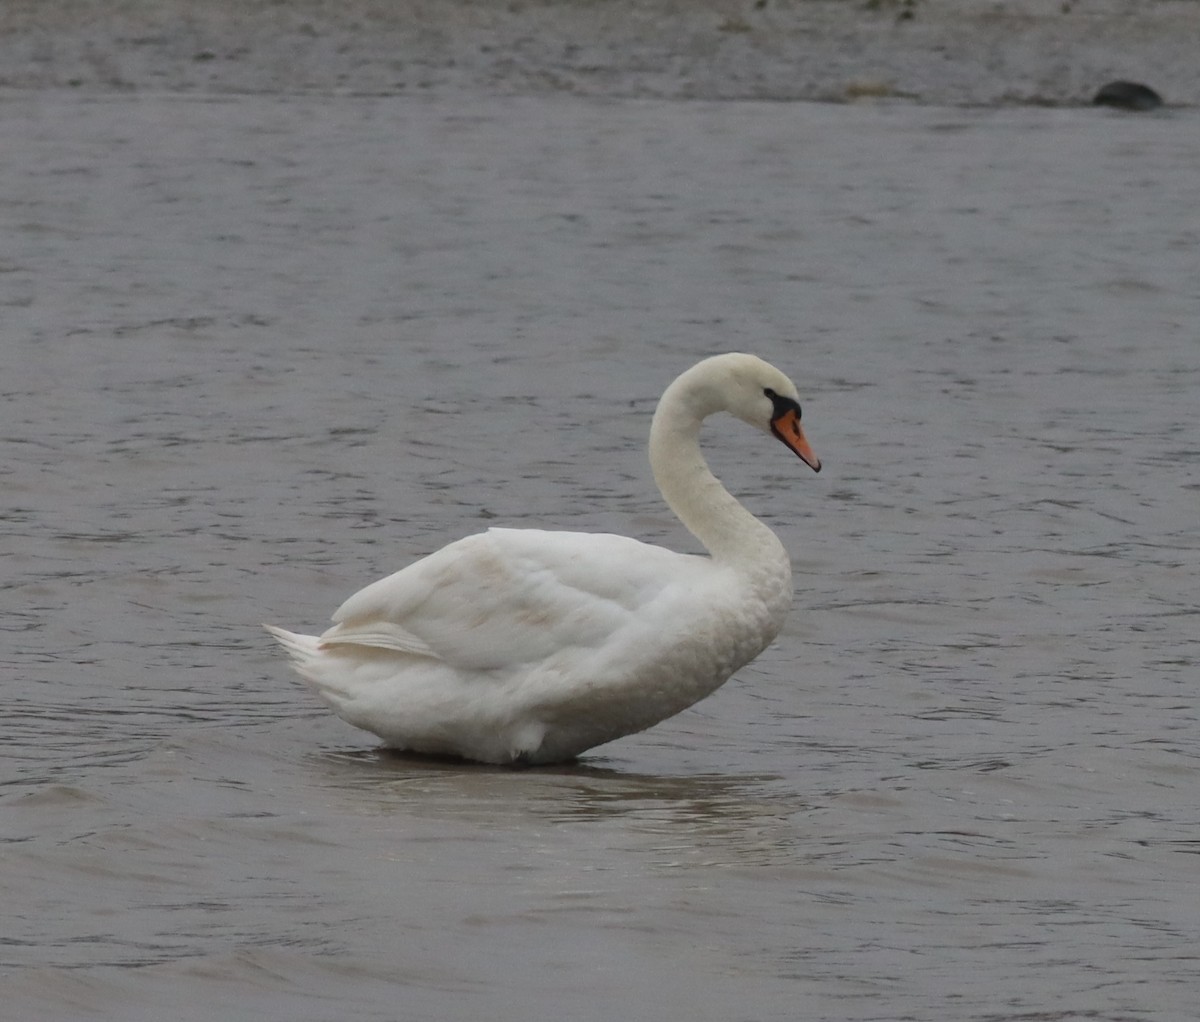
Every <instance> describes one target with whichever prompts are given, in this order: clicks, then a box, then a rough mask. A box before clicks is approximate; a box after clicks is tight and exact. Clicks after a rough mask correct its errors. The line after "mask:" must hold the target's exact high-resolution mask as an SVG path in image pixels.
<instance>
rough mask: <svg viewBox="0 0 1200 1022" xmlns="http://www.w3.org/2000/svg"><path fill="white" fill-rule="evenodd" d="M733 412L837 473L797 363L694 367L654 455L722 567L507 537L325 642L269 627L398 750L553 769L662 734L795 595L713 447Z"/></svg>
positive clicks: (381, 599) (473, 539) (595, 542)
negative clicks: (721, 415)
mask: <svg viewBox="0 0 1200 1022" xmlns="http://www.w3.org/2000/svg"><path fill="white" fill-rule="evenodd" d="M718 411H725V412H729V413H731V414H733V415H735V416H737V417H738V418H741V419H743V420H744V421H746V422H749V423H750V424H751V425H754V426H757V427H758V428H760V429H762V430H763V431H764V432H767V433H771V434H774V435H775V436H776V437H777V438H778V439H780V440H782V441H783V442H784V443H786V444H787V445H788V446H789V447H791V448H792V450H793V451H795V452H796V453H797V454H798V455H799V456H800V457H801V458H803V459H804V460H805V461H806V462H807V463H808V464H809V465H811V466H812V468H814V469H815V470H817V471H820V467H821V465H820V462H819V461H818V460H817V459H816V457H815V456H814V455H813V453H812V451H811V449H810V448H809V446H808V443H807V441H806V440H805V438H804V434H803V431H802V430H801V428H800V406H799V403H798V399H797V395H796V389H795V387H794V386H793V385H792V383H791V382H790V381H789V380H788V379H787V378H786V377H785V376H784V375H783V374H782V373H780V372H779V370H777V369H775V368H774V367H772V366H770V365H768V364H767V363H766V362H763V361H762V360H761V359H758V358H755V357H754V356H752V355H743V354H728V355H718V356H715V357H713V358H710V359H705V360H704V361H703V362H700V363H699V364H698V365H696V366H693V367H692V368H691V369H689V370H688V371H687V372H685V373H684V374H683V375H682V376H680V377H679V378H678V379H677V380H676V381H675V382H674V383H672V384H671V386H670V387H668V388H667V391H666V392H665V393H664V394H663V397H662V400H661V401H660V402H659V405H658V409H657V411H656V412H655V415H654V421H653V424H652V426H651V432H650V461H651V466H652V468H653V470H654V477H655V480H656V482H657V483H658V485H659V488H660V490H661V491H662V493H663V496H664V498H665V499H666V501H667V503H668V504H669V505H670V506H671V508H672V510H673V511H675V513H676V514H677V515H678V516H679V518H680V520H681V521H682V522H683V523H684V525H686V526H687V527H688V529H690V530H691V532H692V533H693V534H694V535H695V536H696V537H697V538H698V539H699V540H700V541H701V542H702V543H703V544H704V546H705V548H706V549H707V550H708V551H709V554H710V556H708V557H703V556H695V555H688V554H678V553H674V552H673V551H670V550H666V549H664V548H662V547H656V546H651V545H648V544H646V543H641V542H638V541H637V540H634V539H630V538H628V537H625V536H615V535H608V534H598V533H578V532H546V531H542V530H538V529H489V530H488V531H487V532H485V533H481V534H479V535H475V536H468V537H467V538H466V539H460V540H458V541H457V542H455V543H451V544H450V545H449V546H446V547H443V548H442V549H441V550H439V551H437V552H436V553H433V554H430V555H429V556H428V557H425V558H423V559H422V560H419V561H417V562H415V563H414V564H411V565H409V566H408V567H407V568H404V569H403V570H401V571H398V572H396V573H395V574H394V575H389V576H388V577H387V578H384V579H381V580H379V581H378V582H375V583H373V584H371V585H369V586H367V587H366V588H365V589H363V590H361V591H359V592H358V593H355V594H354V595H353V596H351V597H350V598H349V599H348V600H347V601H346V602H345V603H343V604H342V606H341V607H339V608H338V610H337V612H336V613H335V614H334V615H333V621H334V625H333V627H332V628H330V629H329V630H328V631H326V632H325V633H324V634H323V635H320V636H311V635H298V634H295V633H293V632H288V631H284V630H283V629H281V628H275V627H273V626H270V625H267V626H266V628H267V631H269V632H270V633H271V634H272V635H273V636H274V637H275V638H276V639H277V640H278V641H279V642H280V643H281V644H282V645H283V647H284V648H285V649H286V650H287V652H288V653H289V655H290V656H291V658H292V663H293V666H294V667H295V669H296V671H297V672H298V673H299V674H300V675H301V677H303V678H304V679H305V680H306V681H307V682H308V683H309V684H310V685H311V686H312V687H313V688H314V689H315V690H316V692H317V693H318V694H319V695H320V696H322V697H323V698H324V699H325V700H326V701H327V702H328V703H329V704H330V705H331V706H332V707H333V709H334V710H335V712H336V713H337V714H338V715H339V716H340V717H342V718H343V719H344V720H346V721H348V722H349V723H351V724H354V725H355V726H357V727H360V728H364V729H365V730H367V731H371V732H373V733H374V734H377V735H379V736H380V737H381V738H382V739H383V740H384V742H386V743H387V744H388V745H389V746H393V747H395V748H399V749H408V750H411V751H413V752H418V753H428V754H443V755H455V756H462V757H464V758H467V759H473V760H480V761H483V762H488V763H511V762H524V763H552V762H558V761H562V760H569V759H572V758H573V757H575V756H577V755H578V754H579V753H581V752H583V751H585V750H587V749H590V748H592V747H593V746H596V745H600V744H602V743H604V742H608V741H611V740H613V739H614V738H619V737H621V736H622V735H626V734H631V733H633V732H635V731H641V730H643V729H645V728H647V727H650V726H651V725H653V724H656V723H658V722H659V721H661V720H664V719H665V718H667V717H670V716H672V715H673V714H676V713H678V712H679V711H680V710H683V709H684V708H686V707H688V706H690V705H692V703H694V702H696V701H697V700H699V699H702V698H703V697H704V696H706V695H708V694H709V693H710V692H712V691H713V690H714V689H716V688H717V687H718V686H720V685H721V684H722V683H723V682H724V681H725V680H726V679H727V678H729V677H730V675H732V674H733V673H734V671H736V670H737V669H738V668H739V667H741V666H743V665H744V664H746V663H747V662H749V661H750V660H752V659H753V658H754V657H755V656H757V655H758V654H759V653H760V652H761V651H762V650H763V649H765V648H766V646H767V645H768V644H769V643H770V642H771V640H772V639H773V638H774V637H775V635H776V634H777V633H778V631H779V628H780V626H781V625H782V623H783V619H784V616H785V614H786V612H787V609H788V606H789V605H790V602H791V566H790V564H789V561H788V556H787V553H786V551H785V550H784V548H783V545H782V544H781V543H780V542H779V540H778V539H777V538H776V536H775V535H774V533H772V532H771V530H770V529H768V528H767V527H766V526H765V525H763V524H762V523H761V522H759V521H758V520H757V519H755V518H754V517H753V516H752V515H751V514H750V513H749V512H748V511H746V510H745V508H743V507H742V506H741V505H740V504H738V503H737V501H736V500H734V498H733V497H732V496H730V494H729V493H728V491H726V490H725V488H724V487H723V486H721V484H720V483H719V482H718V481H717V479H716V478H715V477H714V476H713V475H712V473H711V472H710V471H709V469H708V466H707V465H706V464H705V462H704V459H703V456H702V455H701V453H700V447H699V431H700V423H701V421H702V420H703V419H704V418H706V417H707V416H708V415H711V414H713V413H715V412H718Z"/></svg>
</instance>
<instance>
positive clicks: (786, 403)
mask: <svg viewBox="0 0 1200 1022" xmlns="http://www.w3.org/2000/svg"><path fill="white" fill-rule="evenodd" d="M763 393H764V394H766V395H767V397H768V398H770V400H771V404H772V405H773V406H774V407H773V409H772V411H771V419H772V420H774V419H778V418H779V417H780V416H781V415H786V414H787V413H788V412H795V413H796V418H797V419H802V418H803V417H804V416H803V415H802V414H801V412H800V403H799V402H798V401H793V400H792V399H791V398H790V397H780V396H779V395H778V394H776V393H775V391H773V390H772V389H771V388H770V387H767V388H766V389H765V390H764V391H763Z"/></svg>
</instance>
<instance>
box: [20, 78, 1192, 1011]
mask: <svg viewBox="0 0 1200 1022" xmlns="http://www.w3.org/2000/svg"><path fill="white" fill-rule="evenodd" d="M1196 116H1197V115H1196V113H1195V111H1174V112H1171V113H1167V114H1163V115H1161V116H1150V117H1130V116H1122V115H1118V114H1112V113H1108V112H1101V111H1093V110H1059V111H1052V110H1001V111H985V110H939V109H930V108H913V107H904V106H883V107H863V108H856V107H819V106H803V105H789V104H781V103H764V104H722V105H708V104H686V103H658V102H649V103H647V102H642V103H637V102H622V103H606V102H584V101H579V100H574V99H570V98H561V99H538V100H523V101H518V100H503V101H502V100H485V99H480V98H479V97H470V98H461V99H458V100H454V99H449V98H439V99H429V100H417V99H394V98H389V99H371V98H349V97H347V98H336V99H319V98H301V97H290V98H289V97H283V98H271V97H263V96H246V97H235V98H229V99H224V100H220V101H204V100H196V99H185V98H168V97H152V96H116V97H105V98H97V97H87V96H67V95H59V94H54V93H40V94H39V93H27V94H10V95H9V96H7V97H5V98H3V100H0V117H2V118H3V121H4V135H5V146H4V150H3V154H2V156H0V159H3V161H4V175H5V181H6V187H5V192H4V195H3V197H2V198H0V217H2V220H0V224H2V226H3V237H4V239H5V240H4V242H3V247H2V249H0V302H2V313H3V314H2V321H3V344H2V345H0V398H2V402H3V403H2V406H0V407H2V419H0V423H2V430H0V433H2V437H3V449H4V458H3V461H2V462H0V481H2V483H3V494H4V530H3V547H2V549H3V562H2V563H3V565H4V573H3V583H2V585H3V588H2V589H0V593H2V597H3V610H4V615H3V628H4V630H5V633H6V635H5V639H6V641H5V643H4V651H5V652H4V654H3V661H4V663H5V678H6V681H5V685H4V691H5V696H6V707H5V710H6V712H5V714H4V718H3V723H2V724H0V728H2V732H0V734H2V739H3V740H2V743H0V755H2V756H3V766H4V769H3V781H4V786H3V788H2V789H0V808H2V812H0V820H2V821H3V824H2V829H0V838H2V841H3V846H2V854H3V859H2V862H3V869H2V870H0V898H2V900H3V904H4V906H5V913H4V914H5V926H4V933H3V934H0V991H2V992H3V996H4V998H5V1002H6V1004H8V1005H9V1006H10V1010H13V1011H16V1012H17V1013H18V1014H19V1016H20V1017H21V1018H24V1019H43V1018H45V1019H51V1018H53V1019H67V1018H85V1017H86V1018H101V1017H103V1018H112V1019H122V1020H140V1019H160V1018H166V1017H170V1018H172V1019H177V1020H184V1022H189V1020H192V1019H196V1020H201V1019H204V1020H207V1019H213V1018H235V1017H240V1018H249V1017H253V1018H256V1019H260V1020H265V1022H271V1020H288V1022H295V1020H297V1019H305V1020H308V1019H311V1020H325V1019H334V1018H336V1019H349V1018H354V1019H396V1018H405V1019H451V1018H475V1017H487V1018H489V1019H492V1020H495V1022H504V1020H510V1019H511V1020H517V1019H521V1020H525V1019H530V1018H549V1017H560V1018H570V1019H597V1020H599V1019H614V1018H651V1017H654V1018H692V1019H705V1020H714V1022H715V1020H723V1022H725V1020H746V1022H757V1020H777V1019H778V1020H783V1019H795V1018H804V1019H832V1020H853V1022H858V1020H868V1019H874V1020H901V1019H920V1020H932V1019H937V1020H965V1019H972V1020H989V1022H990V1020H1009V1019H1011V1020H1022V1019H1039V1020H1044V1019H1076V1018H1088V1019H1110V1020H1126V1019H1136V1020H1149V1019H1153V1020H1156V1022H1158V1020H1171V1019H1186V1018H1191V1017H1194V1005H1195V1000H1196V991H1197V989H1198V988H1200V952H1198V950H1197V948H1198V947H1200V904H1198V902H1200V894H1198V893H1197V892H1198V891H1200V885H1198V883H1197V880H1198V879H1200V876H1198V874H1200V857H1198V856H1200V827H1198V823H1200V809H1197V797H1196V792H1197V790H1198V789H1197V782H1198V781H1200V735H1198V733H1197V727H1198V722H1197V713H1196V681H1197V671H1196V661H1197V659H1198V653H1200V639H1198V638H1197V635H1198V633H1200V628H1198V625H1200V614H1198V600H1197V595H1196V593H1197V577H1198V567H1200V527H1198V523H1197V519H1198V515H1197V508H1198V507H1200V492H1198V491H1200V437H1198V436H1197V426H1196V422H1197V416H1196V407H1197V406H1196V393H1197V390H1198V389H1200V341H1198V340H1197V323H1200V287H1198V285H1197V275H1196V252H1197V249H1198V247H1200V215H1198V214H1197V210H1198V209H1200V178H1198V177H1197V176H1196V172H1195V168H1196V166H1197V164H1198V163H1200V141H1198V139H1200V133H1198V132H1197V130H1196V128H1197V123H1196ZM732 348H742V349H748V350H753V351H755V352H757V353H759V354H761V355H763V356H765V357H767V358H769V359H770V360H772V361H774V362H776V363H777V364H779V365H780V366H781V367H783V368H784V369H785V370H787V371H789V372H790V373H791V374H792V375H793V376H794V377H795V378H796V380H797V382H798V383H799V385H800V388H801V392H802V395H803V396H804V399H805V413H806V423H807V425H808V432H809V437H810V439H811V440H812V442H813V444H814V446H815V448H816V449H817V452H818V453H819V454H820V455H821V457H822V458H823V459H824V461H825V466H826V467H825V471H824V472H823V473H822V474H821V475H820V476H813V475H812V474H811V473H809V472H807V471H806V470H804V471H802V469H803V466H800V465H798V463H797V462H796V461H795V459H794V458H791V457H790V456H788V455H787V452H786V451H783V450H782V449H779V448H777V447H776V446H775V445H768V444H764V443H762V442H761V439H760V438H759V437H757V436H756V435H753V434H752V433H751V432H750V431H749V430H746V429H744V428H742V427H740V426H736V425H735V426H734V427H733V428H730V429H729V430H723V429H718V428H713V429H710V431H709V434H708V440H709V449H710V450H711V453H712V459H713V462H714V465H715V466H716V467H717V469H718V471H719V472H720V474H721V475H722V476H723V477H724V478H725V479H726V480H727V481H728V482H729V484H730V486H731V487H732V488H733V489H735V490H736V491H737V492H739V493H740V494H742V495H743V496H744V497H745V499H746V501H747V503H748V504H749V505H750V506H751V507H752V508H754V509H755V510H756V511H757V512H758V513H760V514H762V515H763V516H764V517H765V518H766V519H768V520H769V521H770V522H771V523H772V524H773V525H774V527H775V528H776V529H777V530H778V531H779V533H780V534H781V535H782V536H783V537H784V538H785V541H786V543H787V545H788V546H789V548H790V549H791V550H792V552H793V557H794V560H795V565H796V569H797V571H796V589H797V604H796V609H795V612H794V614H793V617H792V619H791V622H790V624H789V626H788V627H787V628H786V630H785V633H784V634H783V635H782V636H781V638H780V640H779V641H778V642H777V644H776V645H775V646H774V647H773V648H772V649H771V650H770V651H768V653H766V654H765V655H764V656H763V657H762V658H761V659H760V660H759V661H758V662H757V663H756V664H754V665H752V666H751V667H749V668H747V669H746V670H744V671H742V672H741V674H740V675H739V676H738V677H737V678H735V679H734V680H733V681H732V682H730V683H729V684H728V685H727V686H726V687H725V688H723V689H722V690H721V691H720V692H718V693H717V694H716V695H715V696H714V697H712V698H711V699H709V700H707V701H706V702H704V703H702V704H701V705H700V706H698V707H697V708H695V709H693V710H691V711H689V712H687V713H685V714H683V715H681V716H680V717H677V718H675V719H674V720H672V721H670V722H668V723H666V724H664V725H662V726H660V727H658V728H656V729H654V730H652V731H650V732H648V733H646V734H643V735H639V736H635V737H631V738H627V739H624V740H622V741H620V742H617V743H614V744H612V745H609V746H606V747H604V748H601V749H599V750H596V751H595V752H593V753H592V754H590V755H589V756H588V757H587V758H586V759H584V760H583V761H581V763H580V764H579V765H577V766H574V767H571V768H565V769H551V770H534V771H524V772H516V773H513V772H507V771H503V770H493V769H487V768H480V767H467V766H454V765H449V764H445V763H422V762H419V761H412V760H405V759H401V758H396V757H392V756H389V755H387V754H385V753H381V752H379V751H377V750H376V749H375V747H374V744H373V740H372V739H371V738H370V736H367V735H363V734H360V733H358V732H356V731H353V730H352V729H350V728H349V727H348V726H346V725H344V724H342V723H341V722H340V721H338V720H337V719H336V718H334V717H332V716H331V715H330V714H329V713H328V712H327V711H326V710H325V709H324V708H322V707H321V706H320V705H319V704H317V703H316V702H315V701H314V700H313V699H312V698H311V697H310V696H309V695H308V694H307V693H305V692H304V691H303V690H302V689H301V688H300V686H299V685H297V684H296V683H295V682H294V681H293V679H292V678H291V677H290V675H289V673H288V672H287V670H286V668H285V666H284V664H283V663H282V662H281V658H280V657H279V656H277V655H276V654H275V653H274V652H273V651H272V650H271V649H270V648H269V641H268V640H267V638H266V636H264V635H263V634H261V633H260V632H259V630H258V623H259V622H260V621H263V620H269V621H275V622H278V623H280V624H283V625H286V626H290V627H301V628H304V629H312V628H317V627H320V625H321V624H322V622H323V621H324V620H325V618H326V617H327V615H328V614H329V612H330V611H331V610H332V609H333V608H334V607H335V606H336V605H337V604H338V603H339V602H340V601H341V599H342V598H343V597H344V596H346V595H347V594H348V593H350V592H352V591H353V590H355V589H357V588H358V587H359V586H361V585H362V584H364V583H365V582H367V581H370V580H371V579H373V578H375V577H377V576H379V575H381V574H383V573H385V572H388V571H391V570H393V569H394V568H396V567H398V566H400V565H401V564H403V563H405V562H406V561H408V560H409V559H411V558H413V557H415V556H418V555H420V554H422V553H425V552H428V551H429V550H431V549H434V548H436V547H437V546H439V545H440V544H442V543H443V542H445V541H448V540H449V539H452V538H455V537H457V536H460V535H463V534H465V533H467V532H471V531H475V530H477V529H480V528H482V527H484V526H486V525H487V524H489V523H504V524H517V525H520V524H531V525H538V526H550V527H563V528H571V529H607V530H613V531H619V532H627V533H632V534H635V535H638V536H640V537H642V538H647V539H651V540H656V541H661V542H664V543H668V544H671V545H676V546H678V547H679V548H681V549H693V548H694V545H693V544H692V541H691V540H690V539H689V537H687V536H686V535H685V534H684V533H683V532H682V530H681V529H680V527H678V526H677V525H676V524H674V523H673V521H672V520H671V518H670V516H669V514H668V513H667V512H666V511H665V509H664V508H663V507H662V506H661V504H660V502H659V501H658V499H657V497H656V495H655V493H654V490H653V486H652V483H651V481H650V478H649V471H648V469H647V467H646V465H645V459H644V455H643V450H642V449H643V443H644V436H645V433H646V429H647V426H648V418H649V413H650V411H651V409H652V407H653V403H654V401H655V399H656V397H657V395H658V393H659V391H660V390H661V388H662V387H663V385H664V384H665V383H666V382H667V381H668V380H669V379H670V378H671V377H672V376H673V375H674V374H675V373H676V372H678V371H679V370H681V369H682V368H684V367H686V366H687V365H688V364H690V363H691V362H692V361H694V360H696V359H697V358H699V357H701V356H703V355H706V354H710V353H712V352H716V351H720V350H726V349H732ZM13 1017H17V1015H14V1016H13Z"/></svg>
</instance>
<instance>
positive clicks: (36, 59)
mask: <svg viewBox="0 0 1200 1022" xmlns="http://www.w3.org/2000/svg"><path fill="white" fill-rule="evenodd" d="M1197 38H1200V3H1196V2H1192V0H1137V2H1131V0H1092V2H1085V0H1055V2H1041V0H1019V2H1013V3H1003V4H1001V3H996V2H986V3H985V2H975V0H791V2H787V0H765V2H764V0H744V2H736V3H733V2H721V0H687V2H684V0H605V2H589V0H574V2H565V3H564V2H550V0H545V2H534V0H530V2H510V3H496V2H481V0H474V2H472V0H436V2H435V0H425V2H421V0H416V2H395V3H386V2H381V0H339V2H329V0H289V2H287V3H278V2H275V3H273V2H270V0H250V2H246V0H210V2H208V3H205V4H203V5H196V4H194V3H188V2H184V0H126V2H123V3H104V2H100V0H51V2H47V0H22V2H14V3H8V4H5V5H4V7H3V9H0V87H6V88H16V89H29V88H46V87H51V88H76V89H83V90H99V91H109V90H154V91H168V92H217V93H221V92H233V93H247V92H249V93H270V92H318V93H343V92H349V93H367V94H384V95H386V94H406V93H423V92H429V91H434V92H439V93H445V92H452V91H460V90H466V91H479V90H482V91H484V92H487V93H489V94H500V95H514V94H524V95H528V94H545V93H574V94H580V95H588V96H622V97H644V98H666V99H710V100H711V99H774V100H824V101H847V100H856V99H878V98H896V99H905V100H909V101H916V102H922V103H936V104H949V105H976V104H982V105H1000V104H1013V103H1015V104H1049V105H1073V104H1079V103H1086V102H1088V101H1090V99H1091V97H1092V95H1094V93H1095V90H1096V89H1097V88H1099V87H1100V86H1101V85H1103V84H1104V83H1105V82H1106V81H1109V80H1111V79H1114V78H1130V79H1134V80H1139V81H1146V82H1147V83H1148V84H1151V85H1153V86H1154V87H1155V88H1156V89H1158V90H1159V91H1160V92H1162V93H1163V94H1164V95H1165V97H1166V98H1167V101H1168V102H1169V103H1171V104H1175V105H1193V104H1195V103H1197V102H1200V63H1197V61H1196V60H1195V45H1194V41H1195V40H1196V39H1197Z"/></svg>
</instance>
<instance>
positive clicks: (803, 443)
mask: <svg viewBox="0 0 1200 1022" xmlns="http://www.w3.org/2000/svg"><path fill="white" fill-rule="evenodd" d="M771 432H772V433H774V434H775V435H776V436H777V437H779V439H780V440H782V441H783V442H784V443H785V444H787V445H788V447H790V448H791V449H792V450H793V451H795V452H796V454H797V456H798V457H799V458H800V460H801V461H803V462H804V464H806V465H807V466H808V467H809V468H811V469H812V470H813V471H814V472H820V471H821V459H820V458H818V457H817V456H816V455H815V454H813V449H812V448H811V447H809V446H808V439H807V438H806V437H805V436H804V430H803V429H801V428H800V413H799V412H798V411H796V409H795V408H788V409H786V410H785V411H783V412H781V413H780V414H779V415H777V416H775V418H773V419H772V420H771Z"/></svg>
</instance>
